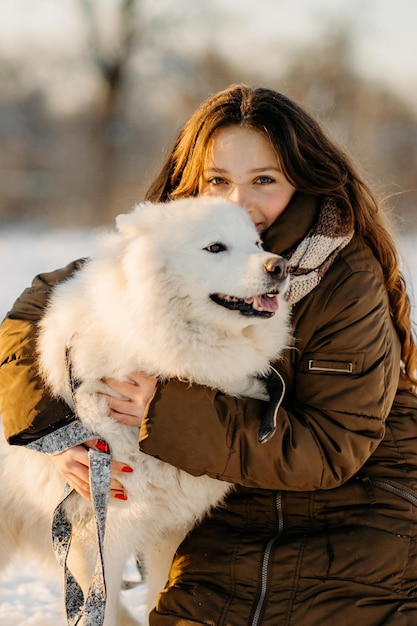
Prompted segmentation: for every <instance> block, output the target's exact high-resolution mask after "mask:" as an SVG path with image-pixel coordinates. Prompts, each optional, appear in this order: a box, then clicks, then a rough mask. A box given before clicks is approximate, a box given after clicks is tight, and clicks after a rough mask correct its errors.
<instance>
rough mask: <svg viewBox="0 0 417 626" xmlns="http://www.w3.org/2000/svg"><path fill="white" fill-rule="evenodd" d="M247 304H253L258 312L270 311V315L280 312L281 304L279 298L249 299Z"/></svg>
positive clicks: (260, 297) (257, 297)
mask: <svg viewBox="0 0 417 626" xmlns="http://www.w3.org/2000/svg"><path fill="white" fill-rule="evenodd" d="M246 302H247V303H248V304H252V305H253V308H254V309H256V310H257V311H269V312H270V313H274V312H275V311H278V306H279V304H278V298H277V296H268V295H264V296H256V297H255V298H248V299H247V300H246Z"/></svg>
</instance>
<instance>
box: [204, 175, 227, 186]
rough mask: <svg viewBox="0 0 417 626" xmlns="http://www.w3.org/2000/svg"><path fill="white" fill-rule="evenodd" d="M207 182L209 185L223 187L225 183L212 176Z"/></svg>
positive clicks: (218, 177) (219, 178)
mask: <svg viewBox="0 0 417 626" xmlns="http://www.w3.org/2000/svg"><path fill="white" fill-rule="evenodd" d="M207 182H209V183H210V185H215V186H216V185H224V184H225V183H226V181H225V180H224V178H221V177H220V176H214V177H213V178H210V179H209V180H208V181H207Z"/></svg>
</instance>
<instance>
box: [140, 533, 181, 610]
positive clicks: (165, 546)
mask: <svg viewBox="0 0 417 626" xmlns="http://www.w3.org/2000/svg"><path fill="white" fill-rule="evenodd" d="M184 536H185V533H184V532H179V531H178V532H175V531H170V533H169V535H168V533H165V534H164V536H163V538H162V539H161V540H160V541H159V542H158V544H155V545H150V546H148V547H147V548H146V553H145V563H146V583H147V587H148V593H147V601H146V605H147V614H148V613H149V611H151V609H153V607H154V606H155V603H156V599H157V596H158V594H159V593H160V592H161V591H162V590H163V588H164V587H165V585H166V582H167V580H168V574H169V570H170V567H171V563H172V559H173V558H174V554H175V552H176V550H177V548H178V546H179V545H180V543H181V541H182V540H183V539H184Z"/></svg>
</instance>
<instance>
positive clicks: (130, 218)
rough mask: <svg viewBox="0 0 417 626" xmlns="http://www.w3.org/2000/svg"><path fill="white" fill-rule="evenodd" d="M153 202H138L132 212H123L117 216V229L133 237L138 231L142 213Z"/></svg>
mask: <svg viewBox="0 0 417 626" xmlns="http://www.w3.org/2000/svg"><path fill="white" fill-rule="evenodd" d="M150 204H152V203H151V202H141V203H140V204H136V205H135V206H134V207H133V209H132V210H131V211H130V213H121V214H120V215H118V216H117V217H116V229H117V230H118V232H119V233H121V234H122V235H124V236H126V237H129V236H130V237H131V236H133V235H135V234H137V232H138V228H139V225H140V219H139V218H140V214H141V213H142V212H143V210H144V209H145V207H147V206H149V205H150Z"/></svg>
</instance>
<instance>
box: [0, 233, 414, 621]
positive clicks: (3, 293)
mask: <svg viewBox="0 0 417 626" xmlns="http://www.w3.org/2000/svg"><path fill="white" fill-rule="evenodd" d="M95 235H96V233H94V232H92V231H86V230H52V231H42V230H40V229H34V228H33V227H31V226H30V225H27V226H23V227H20V228H16V227H14V228H3V229H2V231H1V232H0V318H3V317H4V315H5V314H6V312H7V310H8V309H9V308H10V307H11V305H12V303H13V301H14V300H15V299H16V297H17V296H18V295H19V293H20V292H21V291H22V290H23V289H24V288H25V287H26V286H28V285H29V284H30V282H31V280H32V278H33V276H34V275H35V274H37V273H39V272H45V271H50V270H53V269H55V268H57V267H61V266H63V265H65V264H66V263H68V262H69V261H71V260H73V259H76V258H79V257H83V256H90V255H93V254H94V250H95ZM399 248H400V253H401V256H402V257H403V259H404V272H405V274H406V276H407V278H408V281H409V283H410V291H411V292H414V294H416V293H417V235H415V236H413V237H408V238H405V239H404V240H403V241H401V243H400V245H399ZM413 317H414V320H417V315H416V309H415V306H414V309H413ZM133 569H134V567H133V564H129V566H128V570H127V576H128V577H130V576H131V574H134V571H133ZM59 584H60V582H59V581H55V583H54V582H53V581H49V580H46V579H44V578H43V575H42V573H41V572H40V571H39V565H38V564H37V563H36V562H27V561H26V562H23V561H16V562H13V563H12V564H11V565H10V566H9V567H8V568H7V570H5V571H4V572H3V574H2V575H1V576H0V624H2V626H64V623H65V620H64V618H63V615H62V612H61V604H60V595H59ZM145 593H146V586H145V585H139V586H138V587H135V588H133V589H131V590H129V591H124V592H122V594H123V600H124V602H125V604H126V605H127V606H128V607H129V609H130V610H131V612H132V614H133V615H134V616H135V617H136V619H140V618H143V611H144V601H145Z"/></svg>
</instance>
